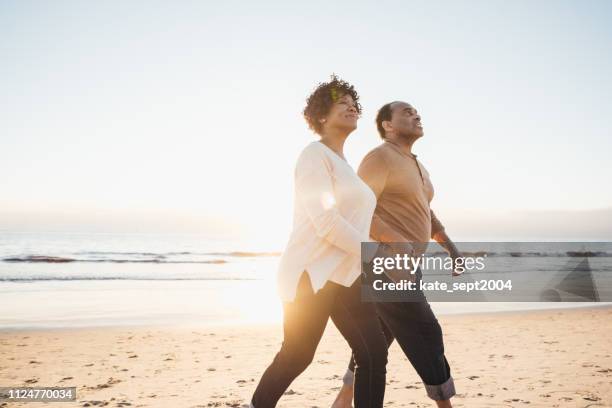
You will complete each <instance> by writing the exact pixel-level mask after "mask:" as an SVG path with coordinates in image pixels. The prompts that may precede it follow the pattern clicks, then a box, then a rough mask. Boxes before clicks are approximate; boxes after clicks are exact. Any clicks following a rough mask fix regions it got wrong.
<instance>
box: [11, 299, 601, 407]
mask: <svg viewBox="0 0 612 408" xmlns="http://www.w3.org/2000/svg"><path fill="white" fill-rule="evenodd" d="M440 323H441V324H442V328H443V330H444V334H445V345H446V352H447V353H446V354H447V358H448V360H449V362H450V364H451V367H452V372H453V377H454V378H455V383H456V388H457V392H458V395H457V396H456V397H455V398H454V399H453V402H454V405H455V406H456V407H470V408H471V407H612V309H611V308H592V309H579V310H563V311H559V310H556V311H537V312H523V313H498V314H483V315H464V316H443V317H441V318H440ZM280 341H281V327H280V326H278V325H275V326H244V327H219V328H176V327H167V328H165V327H163V328H159V327H154V328H150V327H136V328H92V329H72V330H40V331H20V332H15V331H11V332H0V386H76V387H77V395H78V398H77V402H73V403H52V404H40V403H27V404H24V403H10V404H9V403H1V402H0V406H2V407H5V406H6V407H9V406H10V407H22V406H27V407H37V406H50V407H58V408H59V407H61V406H65V407H77V406H78V407H81V406H91V407H94V406H109V407H117V406H131V407H178V408H182V407H238V406H240V405H241V404H243V403H245V402H247V401H248V400H249V397H250V395H251V393H252V391H253V389H254V388H255V385H256V382H257V380H258V379H259V376H260V375H261V373H262V371H263V370H264V369H265V367H266V365H267V364H268V363H269V362H270V361H271V360H272V358H273V356H274V353H276V351H277V350H278V348H279V345H280ZM348 353H349V350H348V348H347V346H346V344H345V342H344V340H343V339H342V338H341V337H340V336H339V335H338V333H337V331H336V329H335V328H334V327H333V325H332V324H331V323H330V324H329V326H328V329H327V332H326V333H325V336H324V338H323V340H322V342H321V345H320V347H319V349H318V351H317V355H316V356H315V360H314V362H313V364H312V365H311V366H310V367H309V368H308V370H307V371H306V372H304V373H303V374H302V375H301V376H300V377H299V378H298V379H297V380H296V381H295V382H294V383H293V384H292V385H291V387H290V389H289V390H288V391H287V393H286V395H285V396H284V397H283V398H282V400H281V402H280V403H279V405H278V406H279V407H292V408H293V407H298V408H299V407H329V406H330V405H331V403H332V401H333V399H334V397H335V394H336V392H337V390H338V388H339V386H340V385H341V376H342V374H343V373H344V371H345V367H346V362H347V357H348V355H349V354H348ZM387 384H388V385H387V393H386V397H385V406H386V407H433V406H435V405H434V404H433V403H432V401H430V400H429V399H428V398H427V397H426V395H425V391H424V389H423V386H422V384H421V382H420V381H419V378H418V377H417V376H416V374H415V372H414V370H413V368H412V367H411V366H410V364H409V363H408V362H407V361H406V359H405V357H404V356H403V354H402V352H401V350H400V349H399V347H398V346H397V345H393V346H392V348H391V350H390V362H389V366H388V376H387Z"/></svg>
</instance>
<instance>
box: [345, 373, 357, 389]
mask: <svg viewBox="0 0 612 408" xmlns="http://www.w3.org/2000/svg"><path fill="white" fill-rule="evenodd" d="M342 382H343V383H344V385H348V386H351V387H352V386H353V384H354V383H355V373H354V372H352V371H351V370H346V373H344V377H342Z"/></svg>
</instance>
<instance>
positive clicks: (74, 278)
mask: <svg viewBox="0 0 612 408" xmlns="http://www.w3.org/2000/svg"><path fill="white" fill-rule="evenodd" d="M255 280H261V279H258V278H243V277H227V278H225V277H223V278H222V277H206V278H202V277H175V276H174V277H163V276H160V277H153V276H151V277H144V276H143V277H135V276H48V277H47V276H44V277H33V276H29V277H20V278H15V277H7V278H3V277H0V282H40V281H255Z"/></svg>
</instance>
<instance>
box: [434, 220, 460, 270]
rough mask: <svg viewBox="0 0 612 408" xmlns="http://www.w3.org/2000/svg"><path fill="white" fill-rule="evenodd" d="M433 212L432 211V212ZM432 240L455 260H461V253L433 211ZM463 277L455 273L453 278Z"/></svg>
mask: <svg viewBox="0 0 612 408" xmlns="http://www.w3.org/2000/svg"><path fill="white" fill-rule="evenodd" d="M430 211H431V210H430ZM431 238H433V239H434V241H436V242H437V243H438V244H440V246H442V248H444V249H445V250H446V252H448V256H450V257H451V258H452V259H453V260H455V259H457V258H461V252H459V250H458V249H457V247H456V246H455V244H454V242H453V241H452V240H451V239H450V237H449V236H448V235H447V234H446V231H445V229H444V225H442V223H441V222H440V220H439V219H438V217H436V214H434V212H433V211H431ZM457 275H461V273H457V272H456V271H453V276H457Z"/></svg>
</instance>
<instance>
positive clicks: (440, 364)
mask: <svg viewBox="0 0 612 408" xmlns="http://www.w3.org/2000/svg"><path fill="white" fill-rule="evenodd" d="M420 278H421V274H420V271H419V273H418V274H417V281H418V280H420ZM383 279H384V280H386V281H390V280H389V278H387V277H386V276H384V275H383ZM423 299H424V300H423V301H418V302H409V301H408V302H377V303H376V311H377V312H378V316H379V317H380V320H381V324H382V326H383V331H384V334H385V337H386V339H387V344H388V345H391V343H392V342H393V339H396V340H397V342H398V344H399V345H400V347H401V349H402V351H403V352H404V354H405V355H406V357H408V360H410V363H411V364H412V366H413V367H414V368H415V370H416V372H417V374H418V375H419V377H421V380H422V381H423V383H424V384H425V389H426V391H427V395H429V397H430V398H432V399H434V400H446V399H449V398H450V397H452V396H453V395H455V388H454V383H453V379H452V378H451V373H450V366H449V364H448V361H447V360H446V357H445V355H444V342H443V338H442V328H441V327H440V324H439V323H438V319H436V316H435V315H434V313H433V311H432V310H431V307H430V306H429V303H428V302H427V300H426V299H425V298H424V297H423ZM354 359H355V357H354V354H353V355H352V356H351V360H350V362H349V370H350V371H354V367H355V361H354ZM345 382H346V383H350V380H347V379H346V377H345Z"/></svg>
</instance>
